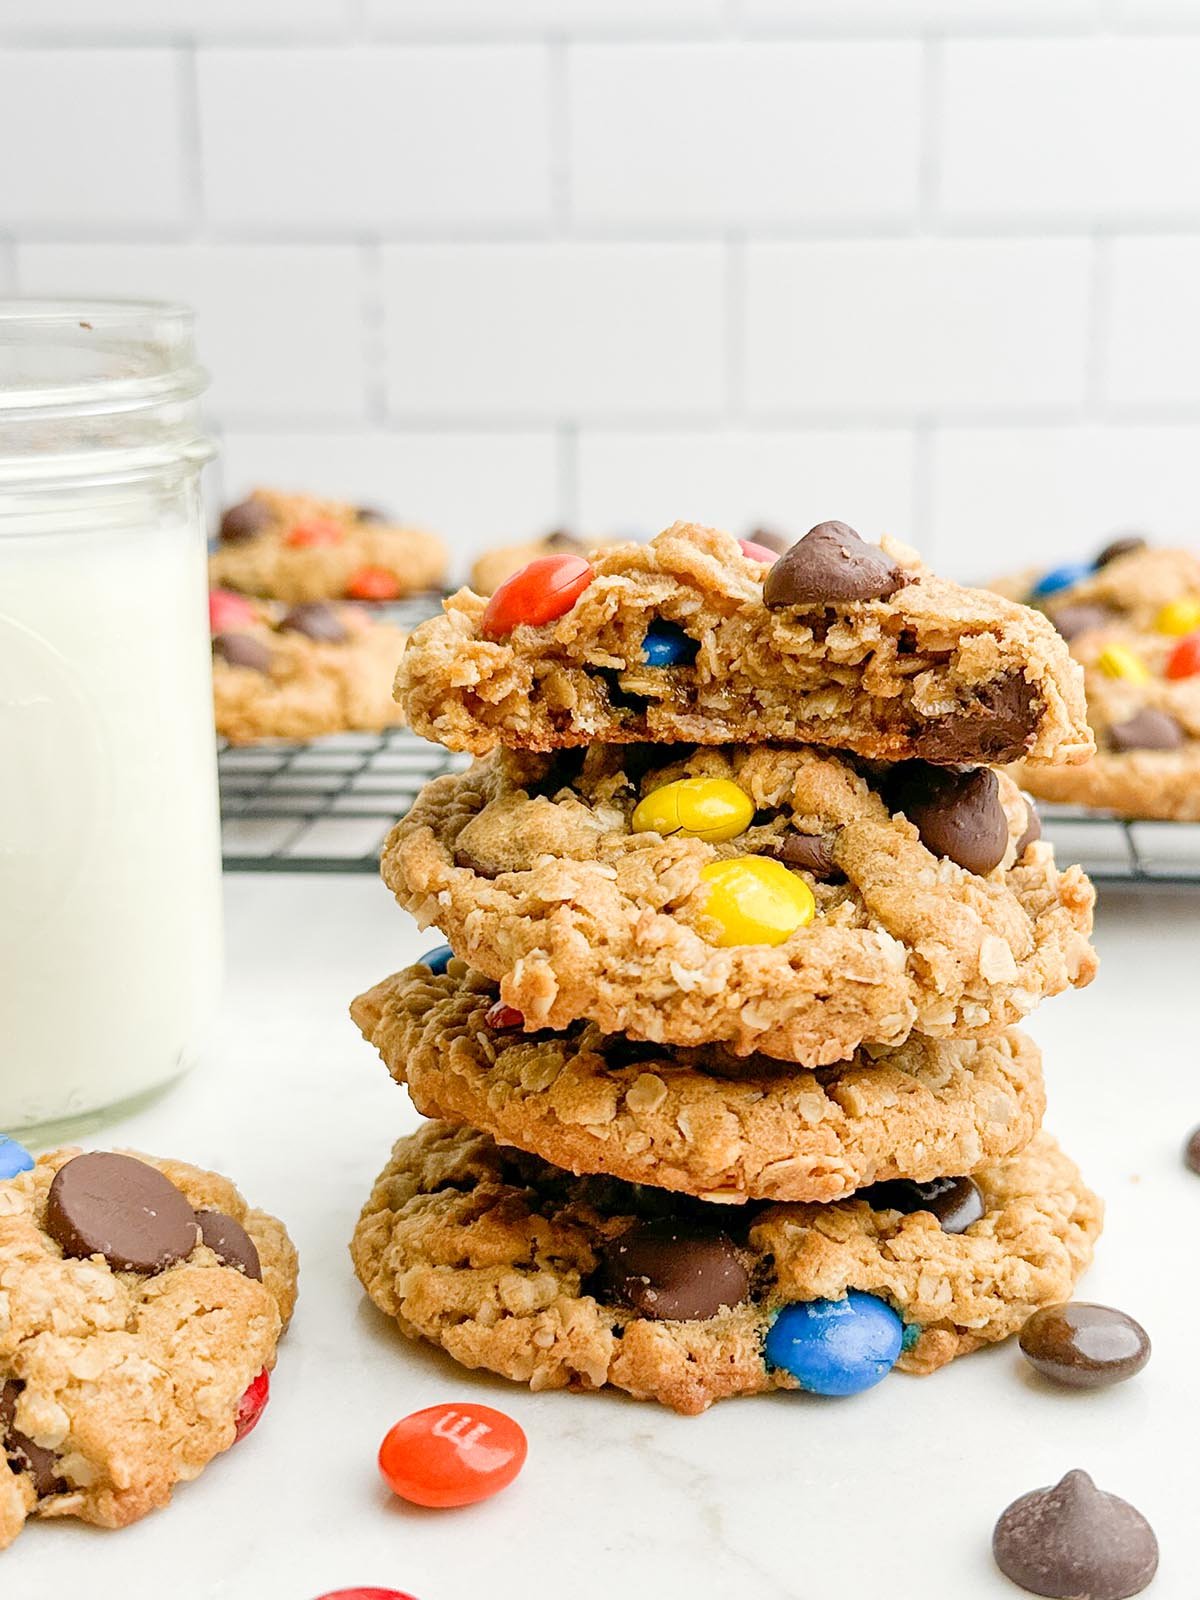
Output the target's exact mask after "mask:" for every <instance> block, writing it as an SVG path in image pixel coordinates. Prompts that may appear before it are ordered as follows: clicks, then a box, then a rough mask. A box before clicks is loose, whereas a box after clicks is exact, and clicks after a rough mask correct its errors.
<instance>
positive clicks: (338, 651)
mask: <svg viewBox="0 0 1200 1600" xmlns="http://www.w3.org/2000/svg"><path fill="white" fill-rule="evenodd" d="M209 611H210V617H211V622H212V630H213V640H212V647H213V706H214V711H215V716H216V725H217V732H218V733H219V734H220V735H221V737H222V738H224V739H228V741H229V743H230V744H255V743H257V742H258V741H259V740H260V739H291V740H304V739H315V738H319V737H320V736H321V735H323V734H329V733H345V732H349V731H353V732H360V733H380V732H382V731H383V730H384V729H385V728H390V727H395V726H397V725H398V724H400V723H402V722H403V721H404V713H403V711H402V710H401V709H400V707H399V706H398V705H397V704H396V702H395V701H394V700H393V698H392V695H391V681H392V675H393V673H394V672H395V669H396V662H397V660H398V659H399V657H400V653H401V651H402V650H403V649H404V639H405V635H404V634H403V633H402V632H401V631H400V629H399V628H395V627H393V626H392V625H391V624H390V623H387V622H377V621H375V620H374V618H373V617H371V616H370V615H369V613H368V612H367V610H366V608H364V607H361V606H354V605H341V606H335V605H331V604H329V603H328V602H326V601H323V600H317V601H311V602H307V603H304V604H300V605H294V606H284V605H278V604H274V603H272V602H269V601H262V600H250V599H247V598H246V597H245V596H243V595H239V594H234V593H232V592H231V591H229V590H223V589H214V590H213V591H212V593H211V595H210V598H209Z"/></svg>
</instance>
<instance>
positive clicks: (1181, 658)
mask: <svg viewBox="0 0 1200 1600" xmlns="http://www.w3.org/2000/svg"><path fill="white" fill-rule="evenodd" d="M1163 670H1164V671H1165V673H1166V675H1167V677H1168V678H1194V677H1195V676H1196V674H1197V673H1198V672H1200V633H1190V634H1188V636H1187V638H1186V639H1181V640H1180V641H1179V643H1178V644H1177V645H1176V646H1175V648H1174V650H1172V651H1171V654H1170V655H1169V656H1168V657H1167V664H1166V667H1165V668H1164V669H1163Z"/></svg>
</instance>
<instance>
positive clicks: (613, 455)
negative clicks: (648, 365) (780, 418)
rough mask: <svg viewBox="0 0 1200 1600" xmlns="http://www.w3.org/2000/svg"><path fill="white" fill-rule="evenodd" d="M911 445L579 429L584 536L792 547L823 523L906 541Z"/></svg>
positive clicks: (739, 431)
mask: <svg viewBox="0 0 1200 1600" xmlns="http://www.w3.org/2000/svg"><path fill="white" fill-rule="evenodd" d="M912 498H913V437H912V434H911V432H910V431H909V430H907V429H903V428H887V429H884V428H877V429H857V428H855V429H851V428H847V429H844V430H840V431H839V430H830V429H825V428H807V429H806V428H793V429H779V428H772V429H764V430H762V431H752V430H749V429H746V428H714V429H703V430H702V429H695V430H690V431H689V430H661V429H652V430H649V431H638V432H632V431H629V430H611V431H609V430H603V429H590V428H585V429H584V430H583V432H582V433H581V435H580V438H579V520H580V524H581V526H582V527H584V528H585V529H588V530H591V531H594V532H602V531H604V530H608V529H621V528H626V527H629V528H636V529H639V530H640V531H642V532H646V533H657V532H658V530H659V529H660V528H665V527H666V526H667V525H668V524H669V523H671V522H674V521H676V520H687V521H690V522H703V523H708V524H710V525H714V526H717V527H722V528H729V529H731V530H732V531H733V532H735V533H738V534H742V535H744V534H745V533H747V532H748V531H749V530H750V529H752V528H754V527H762V526H766V527H773V528H776V529H777V530H778V531H779V532H781V533H787V534H791V535H792V536H793V537H795V538H799V537H800V535H801V534H802V533H805V532H806V531H807V530H808V529H809V528H810V527H812V525H813V524H814V523H817V522H823V521H825V520H826V519H828V518H831V517H835V518H839V519H840V520H841V521H843V522H849V523H850V524H851V525H852V526H853V527H855V528H857V529H858V530H859V531H860V532H861V533H862V534H864V535H870V536H872V537H878V535H879V534H880V533H881V532H883V531H885V530H886V531H888V532H891V533H895V534H898V535H899V536H900V537H902V538H903V537H909V536H911V531H912Z"/></svg>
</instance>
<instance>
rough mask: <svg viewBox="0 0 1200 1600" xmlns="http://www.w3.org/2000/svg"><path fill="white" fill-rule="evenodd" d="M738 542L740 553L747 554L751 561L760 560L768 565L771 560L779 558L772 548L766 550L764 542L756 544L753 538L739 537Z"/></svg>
mask: <svg viewBox="0 0 1200 1600" xmlns="http://www.w3.org/2000/svg"><path fill="white" fill-rule="evenodd" d="M738 543H739V544H740V545H741V547H742V554H743V555H744V556H749V558H750V560H751V561H761V562H763V563H764V564H765V565H766V566H768V567H769V566H770V565H771V564H772V562H774V561H778V560H779V556H778V554H777V553H776V552H775V551H774V550H768V549H767V547H766V545H765V544H756V543H755V542H754V540H753V539H739V540H738Z"/></svg>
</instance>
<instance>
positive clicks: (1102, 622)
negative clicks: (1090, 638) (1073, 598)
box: [1047, 602, 1113, 639]
mask: <svg viewBox="0 0 1200 1600" xmlns="http://www.w3.org/2000/svg"><path fill="white" fill-rule="evenodd" d="M1047 615H1048V616H1049V618H1050V621H1051V622H1052V623H1053V624H1054V626H1055V627H1056V628H1057V629H1058V631H1059V633H1061V634H1062V636H1063V638H1064V639H1077V638H1078V637H1079V635H1080V634H1081V633H1087V632H1088V631H1089V629H1091V628H1106V627H1107V626H1108V624H1109V623H1110V622H1111V621H1112V620H1113V612H1111V611H1110V610H1109V609H1108V607H1107V606H1093V605H1088V604H1086V603H1083V602H1081V603H1080V604H1079V605H1077V606H1060V607H1059V609H1058V610H1057V611H1051V612H1048V613H1047Z"/></svg>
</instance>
